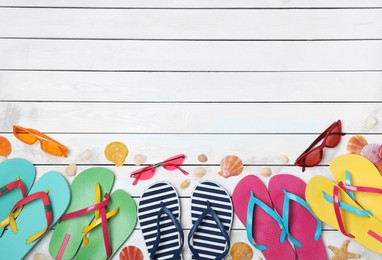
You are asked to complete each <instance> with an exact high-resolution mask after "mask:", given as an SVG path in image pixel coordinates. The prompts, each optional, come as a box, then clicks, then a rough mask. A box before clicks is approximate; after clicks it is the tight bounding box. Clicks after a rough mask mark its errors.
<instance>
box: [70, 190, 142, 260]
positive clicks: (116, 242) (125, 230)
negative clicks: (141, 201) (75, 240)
mask: <svg viewBox="0 0 382 260" xmlns="http://www.w3.org/2000/svg"><path fill="white" fill-rule="evenodd" d="M116 208H119V211H118V213H117V214H116V215H114V216H113V217H111V218H109V219H108V220H107V225H108V230H109V238H110V246H111V251H112V255H111V256H110V258H111V257H112V256H113V255H114V254H115V253H116V252H117V251H118V249H119V248H120V247H121V246H122V244H123V243H124V242H125V241H126V240H127V239H128V237H129V236H130V235H131V233H133V231H134V228H135V225H136V223H137V207H136V206H135V202H134V200H133V199H132V198H131V196H130V195H129V194H128V193H127V192H125V191H123V190H116V191H114V192H113V193H112V194H111V195H110V203H109V204H108V205H107V212H110V211H111V210H114V209H116ZM88 238H89V244H88V246H87V247H83V246H82V247H81V248H80V250H79V251H78V254H77V255H76V256H75V258H74V259H92V260H104V259H106V251H105V244H104V238H103V233H102V227H101V224H100V225H99V226H97V227H96V229H95V230H93V231H90V235H89V237H88Z"/></svg>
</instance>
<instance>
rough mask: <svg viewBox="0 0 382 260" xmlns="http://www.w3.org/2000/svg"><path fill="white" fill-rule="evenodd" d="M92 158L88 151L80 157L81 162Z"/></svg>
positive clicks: (91, 153)
mask: <svg viewBox="0 0 382 260" xmlns="http://www.w3.org/2000/svg"><path fill="white" fill-rule="evenodd" d="M92 157H93V152H92V151H91V150H89V149H86V150H85V151H83V152H82V153H81V155H80V159H81V161H89V160H90V159H91V158H92Z"/></svg>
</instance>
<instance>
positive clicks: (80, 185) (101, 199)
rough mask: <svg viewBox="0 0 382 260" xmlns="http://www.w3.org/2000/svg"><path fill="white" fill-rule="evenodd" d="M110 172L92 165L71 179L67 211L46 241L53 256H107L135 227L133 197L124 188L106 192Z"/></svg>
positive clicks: (110, 187) (110, 178) (110, 180)
mask: <svg viewBox="0 0 382 260" xmlns="http://www.w3.org/2000/svg"><path fill="white" fill-rule="evenodd" d="M113 184H114V174H113V172H112V171H110V170H108V169H106V168H102V167H94V168H89V169H87V170H85V171H83V172H81V173H80V174H79V175H78V176H77V177H76V178H75V179H74V180H73V182H72V184H71V186H70V190H71V193H72V200H71V202H70V205H69V208H68V211H67V212H68V213H67V214H65V215H64V216H63V217H62V218H61V219H60V221H59V223H58V224H57V225H56V227H55V230H54V232H53V235H52V239H51V241H50V244H49V252H50V254H51V255H52V256H53V257H54V258H55V259H73V258H74V259H92V260H94V259H103V260H104V259H109V258H111V257H112V256H113V255H114V254H115V253H116V252H117V250H118V249H119V247H120V246H121V245H122V244H123V243H124V242H125V241H126V240H127V238H128V237H129V236H130V235H131V233H132V232H133V230H134V227H135V224H136V221H137V213H136V206H135V202H134V200H133V199H132V198H131V196H130V195H129V194H128V193H127V192H125V191H123V190H116V191H114V192H113V193H111V195H109V193H110V191H111V189H112V186H113Z"/></svg>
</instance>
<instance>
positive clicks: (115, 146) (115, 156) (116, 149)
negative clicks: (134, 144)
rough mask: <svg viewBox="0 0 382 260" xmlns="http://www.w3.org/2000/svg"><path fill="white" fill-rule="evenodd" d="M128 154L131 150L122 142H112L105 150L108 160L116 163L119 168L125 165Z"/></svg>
mask: <svg viewBox="0 0 382 260" xmlns="http://www.w3.org/2000/svg"><path fill="white" fill-rule="evenodd" d="M128 154H129V150H128V149H127V147H126V145H125V144H124V143H122V142H111V143H109V144H108V145H107V146H106V148H105V157H106V159H108V160H109V161H111V162H113V163H115V165H116V166H117V167H118V166H122V165H123V163H124V162H125V159H126V156H127V155H128Z"/></svg>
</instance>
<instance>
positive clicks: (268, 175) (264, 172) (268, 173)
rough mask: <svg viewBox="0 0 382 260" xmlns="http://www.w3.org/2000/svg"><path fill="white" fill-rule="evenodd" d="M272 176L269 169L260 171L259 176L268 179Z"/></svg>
mask: <svg viewBox="0 0 382 260" xmlns="http://www.w3.org/2000/svg"><path fill="white" fill-rule="evenodd" d="M271 175H272V170H271V168H269V167H266V168H263V169H262V170H261V176H263V177H270V176H271Z"/></svg>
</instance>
